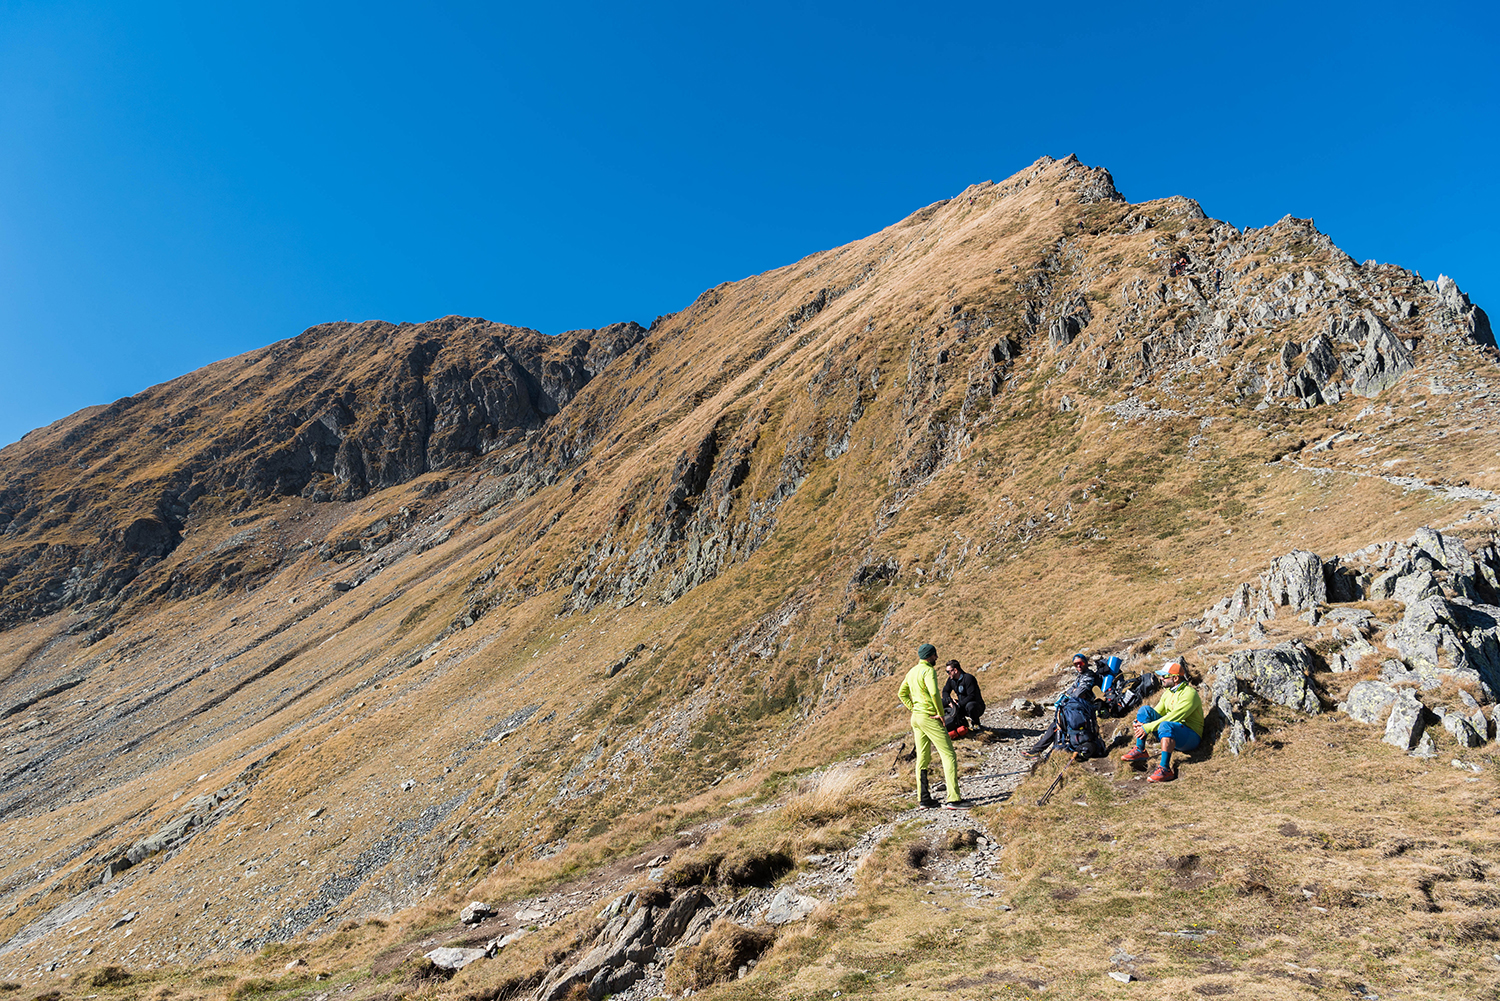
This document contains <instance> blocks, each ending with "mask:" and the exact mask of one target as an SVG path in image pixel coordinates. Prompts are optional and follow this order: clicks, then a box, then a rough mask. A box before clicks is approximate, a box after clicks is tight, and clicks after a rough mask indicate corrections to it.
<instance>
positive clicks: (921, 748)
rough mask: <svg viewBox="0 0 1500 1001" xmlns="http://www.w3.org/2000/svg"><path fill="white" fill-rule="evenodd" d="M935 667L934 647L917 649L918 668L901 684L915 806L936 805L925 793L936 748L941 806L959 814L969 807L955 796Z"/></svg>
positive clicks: (954, 759) (954, 765)
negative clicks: (943, 793)
mask: <svg viewBox="0 0 1500 1001" xmlns="http://www.w3.org/2000/svg"><path fill="white" fill-rule="evenodd" d="M936 663H937V647H935V646H933V645H932V644H931V643H923V644H922V645H921V646H920V647H918V648H917V666H916V667H914V668H912V669H911V670H910V671H907V672H906V680H905V681H903V682H901V691H900V698H901V704H902V705H904V706H906V708H907V709H909V710H911V732H912V736H913V738H914V743H915V745H916V751H917V804H918V805H919V806H921V807H922V808H923V809H928V808H931V807H934V806H937V805H938V804H937V801H936V800H935V799H933V798H932V795H931V794H930V793H929V792H928V791H927V766H928V765H929V764H930V763H931V762H932V749H933V748H934V747H936V748H937V750H938V754H940V755H942V758H943V780H944V781H945V782H946V783H947V785H948V796H947V802H945V803H944V804H943V806H944V807H945V808H947V809H949V810H960V809H963V808H964V807H966V806H968V805H969V804H968V802H967V801H966V800H964V799H963V798H962V797H961V796H960V795H959V792H958V756H957V755H955V754H954V753H953V741H952V740H950V739H948V730H947V728H946V727H944V726H943V714H942V710H941V707H942V702H941V701H940V699H939V696H938V682H937V667H935V666H934V665H935V664H936Z"/></svg>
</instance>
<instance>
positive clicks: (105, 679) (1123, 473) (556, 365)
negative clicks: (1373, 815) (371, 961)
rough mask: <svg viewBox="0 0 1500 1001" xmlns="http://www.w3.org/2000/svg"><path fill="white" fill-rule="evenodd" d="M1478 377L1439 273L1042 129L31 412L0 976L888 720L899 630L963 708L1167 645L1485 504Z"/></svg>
mask: <svg viewBox="0 0 1500 1001" xmlns="http://www.w3.org/2000/svg"><path fill="white" fill-rule="evenodd" d="M1494 364H1495V353H1494V341H1493V337H1492V335H1491V333H1490V329H1489V325H1488V320H1487V318H1486V317H1485V314H1484V313H1483V312H1482V311H1481V310H1479V309H1478V308H1476V307H1474V306H1473V305H1472V304H1470V303H1469V302H1468V301H1467V299H1466V298H1464V297H1463V295H1462V294H1461V293H1460V292H1459V291H1458V290H1457V288H1456V287H1454V286H1453V285H1452V283H1451V282H1448V281H1446V280H1439V281H1437V282H1425V281H1423V280H1422V279H1421V278H1420V277H1419V276H1417V275H1414V274H1412V273H1410V272H1407V271H1403V270H1402V269H1400V268H1397V267H1393V266H1390V265H1375V264H1373V263H1367V264H1364V265H1360V264H1356V263H1355V262H1353V261H1351V260H1350V259H1349V258H1348V257H1347V256H1346V255H1344V254H1342V252H1340V251H1338V249H1337V248H1336V247H1334V246H1333V245H1332V243H1331V242H1330V241H1329V240H1328V239H1327V237H1325V236H1323V235H1322V234H1320V233H1318V232H1317V230H1316V229H1315V228H1314V227H1313V226H1312V223H1311V221H1308V220H1296V219H1291V218H1287V219H1283V220H1281V221H1280V222H1278V223H1277V224H1275V225H1273V226H1270V227H1266V228H1264V229H1260V230H1250V231H1241V230H1238V229H1236V228H1235V227H1233V226H1231V225H1229V224H1227V223H1223V222H1219V221H1216V220H1212V219H1209V218H1206V217H1205V216H1204V214H1203V212H1202V211H1201V209H1200V208H1199V207H1198V206H1197V204H1196V203H1194V202H1192V201H1190V200H1188V199H1184V198H1172V199H1165V200H1161V201H1157V202H1148V203H1143V204H1138V205H1132V204H1130V203H1127V202H1125V201H1124V200H1123V198H1122V197H1121V196H1120V195H1119V194H1118V193H1117V192H1116V191H1115V189H1114V186H1113V183H1112V182H1111V180H1110V178H1109V175H1108V173H1107V172H1105V171H1103V170H1100V169H1096V168H1087V167H1085V166H1083V165H1081V164H1079V163H1078V162H1077V161H1076V160H1075V159H1073V158H1068V159H1065V160H1061V161H1054V160H1051V159H1049V158H1044V159H1043V160H1040V161H1038V162H1037V163H1036V164H1034V165H1033V166H1032V167H1030V168H1028V169H1027V170H1024V171H1022V172H1020V173H1019V174H1017V175H1015V176H1014V177H1012V178H1009V179H1007V180H1006V181H1004V182H1001V183H999V184H992V183H985V184H981V185H975V186H973V187H971V188H969V189H966V190H965V191H964V192H962V193H961V194H960V195H958V196H957V197H955V198H952V199H949V200H947V201H944V202H940V203H937V204H934V205H932V206H928V207H927V208H925V209H922V210H921V211H919V212H917V213H915V214H913V215H912V216H910V217H908V218H907V219H905V220H902V221H901V222H899V223H897V224H895V225H893V226H891V227H888V228H887V229H885V230H882V231H881V232H880V233H877V234H874V235H872V236H870V237H868V238H866V239H864V240H861V241H857V242H855V243H853V244H850V245H848V246H846V247H842V248H837V249H834V250H830V251H826V252H823V253H819V254H815V255H812V256H811V257H809V258H806V259H804V260H803V261H799V262H797V263H796V264H795V265H791V266H788V267H785V268H781V269H778V270H776V271H772V272H768V273H767V274H764V275H758V276H755V277H752V278H749V279H746V280H744V281H740V282H734V283H727V284H725V285H721V286H718V287H716V288H714V289H710V290H708V291H706V292H705V293H704V294H703V295H702V296H700V297H699V298H698V299H697V300H696V301H695V302H694V303H692V304H691V305H690V306H688V307H687V308H686V309H684V310H682V311H681V312H679V313H676V314H673V315H670V316H667V317H662V318H660V319H659V320H658V321H657V322H656V323H654V324H653V325H652V327H651V329H650V330H649V331H646V330H643V329H641V328H640V327H638V326H636V325H633V324H630V325H619V326H616V327H611V328H605V329H604V330H601V331H583V332H574V333H572V334H567V335H561V336H559V337H558V338H555V339H551V338H544V337H542V336H541V335H537V334H535V333H534V332H530V331H523V330H518V329H517V328H507V327H499V326H496V325H493V324H489V323H487V322H485V321H469V320H461V319H458V318H448V319H445V320H441V321H434V322H433V323H431V324H423V325H416V326H413V325H402V326H400V327H396V326H392V325H389V324H377V323H370V324H360V325H342V324H335V325H328V326H324V327H318V328H313V330H311V331H309V332H307V333H305V334H303V335H302V336H301V337H299V338H295V339H293V340H292V341H288V342H282V344H280V345H275V346H273V347H271V348H267V349H264V350H262V351H259V352H252V353H251V354H249V355H246V356H242V357H241V358H239V359H231V360H229V361H226V362H221V363H217V364H216V365H213V366H209V367H208V368H205V369H203V370H200V371H199V372H197V373H193V374H192V375H189V376H185V377H183V378H182V379H179V380H175V381H174V382H172V383H168V384H166V385H165V386H162V387H156V388H154V389H153V390H148V391H147V392H146V393H144V394H141V396H140V397H136V398H132V399H131V401H121V402H120V403H117V404H115V405H113V406H112V407H110V408H105V409H103V410H97V409H96V410H91V411H87V412H84V413H81V414H79V415H75V416H74V417H72V418H68V419H67V420H65V421H62V422H59V423H58V424H56V425H53V426H51V427H50V428H47V429H44V430H42V431H39V432H33V433H32V434H31V435H28V436H27V438H26V439H23V441H22V442H20V443H18V444H17V445H14V446H11V447H9V448H7V449H5V450H4V451H3V452H0V482H3V484H4V487H3V493H0V497H3V498H4V499H3V502H0V510H3V511H4V515H3V516H0V517H3V518H4V519H5V522H6V527H5V533H6V534H5V536H4V548H3V550H0V558H3V560H4V564H3V570H0V578H3V579H4V582H5V585H4V589H3V590H0V619H3V621H4V622H5V623H7V624H9V625H10V628H9V630H8V631H7V632H6V634H5V636H6V640H7V643H6V649H5V652H4V653H3V654H0V707H9V710H14V711H9V710H7V709H4V708H0V711H6V712H7V713H8V715H7V717H6V720H5V722H4V725H5V726H6V727H7V729H6V730H5V731H4V737H5V740H6V744H5V747H6V749H7V752H6V753H7V756H6V758H5V763H4V765H3V770H0V823H3V824H4V825H5V828H6V843H7V844H8V845H11V846H15V847H12V848H11V850H10V852H9V853H8V855H7V857H6V859H5V860H4V862H3V868H0V894H3V897H0V901H3V902H4V903H5V906H4V908H3V911H5V912H8V913H5V914H4V917H3V918H0V940H5V941H7V942H8V944H7V945H6V946H3V947H0V950H3V951H0V972H6V971H11V970H14V973H13V974H9V973H8V974H7V975H10V976H12V978H13V979H14V978H27V979H28V982H30V979H31V978H33V977H35V976H37V975H38V974H37V971H36V967H37V966H38V965H46V964H50V963H52V962H59V961H60V962H62V963H63V966H62V967H60V970H61V971H62V972H72V973H77V972H78V971H80V970H91V969H95V968H98V967H100V966H102V965H105V964H108V963H128V964H131V965H133V966H135V967H138V968H144V967H146V966H148V965H149V964H183V963H196V962H202V961H204V960H205V958H206V957H208V956H220V957H225V956H232V955H235V954H236V953H237V952H238V951H241V950H246V949H253V948H257V947H261V946H263V945H265V944H267V943H272V942H278V941H284V940H288V939H291V938H294V937H298V936H317V935H320V934H322V933H325V932H327V931H330V930H332V929H334V928H337V927H338V926H339V925H340V923H341V922H344V921H346V920H347V919H351V918H355V919H357V918H363V917H366V916H369V915H377V914H390V913H391V912H393V911H396V910H398V909H400V908H404V907H408V906H412V905H415V904H417V903H419V902H420V901H422V900H423V899H424V897H425V895H427V894H428V893H433V892H442V893H448V892H459V890H460V889H467V888H468V887H470V886H471V885H474V881H475V880H476V879H483V878H485V877H484V875H483V874H485V873H493V876H492V877H491V878H492V879H503V878H505V877H506V874H507V872H508V871H509V867H515V866H521V867H522V868H521V869H520V870H518V871H520V872H533V871H534V872H536V873H537V874H538V875H535V876H534V877H533V876H527V877H526V878H534V879H536V880H546V879H552V878H556V874H557V872H559V871H562V872H566V871H569V870H571V871H577V870H578V869H581V868H585V867H587V866H589V865H592V864H595V863H603V862H607V861H610V860H611V859H614V858H616V857H617V856H618V855H619V854H620V853H622V852H626V851H629V850H631V849H635V848H639V847H641V846H644V845H648V844H651V843H653V841H654V839H656V838H659V837H662V836H664V835H666V834H669V833H671V832H673V831H676V830H679V829H681V828H682V826H683V825H686V824H689V823H692V822H695V821H696V820H699V819H702V816H703V815H706V813H709V812H717V811H722V810H724V809H726V808H727V807H726V804H729V803H732V802H733V801H734V797H737V796H741V795H751V794H752V793H755V791H756V790H759V789H762V788H763V786H762V783H763V782H765V781H771V785H770V786H769V787H766V788H771V789H774V788H776V786H775V781H778V780H768V778H767V777H768V776H774V773H776V772H782V773H786V772H792V771H796V770H798V769H804V768H807V767H810V766H813V765H815V764H821V763H825V762H827V761H829V760H837V759H840V758H843V757H845V756H848V755H850V754H853V753H857V752H863V751H866V750H868V749H870V748H873V747H877V746H880V745H882V744H884V743H885V742H886V741H887V740H888V739H891V738H893V737H895V736H897V735H898V734H899V733H901V731H902V729H903V727H904V724H905V721H904V718H903V717H902V716H901V714H900V713H897V712H893V710H892V688H893V678H892V676H893V675H894V674H897V673H898V672H900V671H902V670H904V669H905V667H906V666H907V665H908V661H909V659H910V657H911V654H912V649H913V647H914V646H915V644H916V643H917V642H920V641H922V640H924V639H931V640H932V641H934V642H936V643H937V644H938V646H939V648H940V651H941V652H942V655H943V656H944V657H946V656H949V655H950V654H951V655H956V656H959V657H961V658H962V659H963V660H964V661H965V663H966V664H970V665H971V666H972V665H975V664H979V663H983V664H985V665H986V667H987V670H986V671H985V673H984V675H983V679H984V684H985V687H986V691H987V693H989V692H994V693H995V695H993V696H992V701H993V703H994V704H996V705H999V704H1000V703H1001V700H1000V694H1001V693H1005V694H1022V693H1028V694H1032V695H1039V694H1041V693H1042V692H1043V691H1045V690H1048V689H1050V687H1051V685H1052V680H1053V679H1052V676H1051V673H1050V667H1049V665H1051V664H1053V663H1056V662H1057V661H1058V660H1059V659H1061V658H1062V657H1063V656H1065V655H1066V654H1067V653H1070V652H1071V651H1072V650H1073V649H1074V648H1078V647H1088V648H1091V649H1116V648H1118V649H1126V648H1129V649H1130V650H1132V651H1135V652H1136V653H1135V655H1136V656H1140V657H1145V655H1146V654H1147V652H1148V651H1150V650H1155V651H1157V652H1162V651H1168V650H1172V651H1178V652H1186V653H1188V654H1189V655H1190V656H1191V655H1192V650H1193V649H1194V648H1195V646H1196V645H1199V644H1202V643H1203V642H1204V641H1203V640H1202V639H1201V638H1200V634H1198V633H1197V632H1195V630H1194V629H1192V628H1191V627H1190V620H1191V621H1197V619H1196V618H1195V617H1198V616H1201V614H1202V611H1203V609H1204V608H1205V607H1206V606H1208V605H1210V604H1212V602H1214V601H1215V600H1217V599H1218V598H1219V596H1220V595H1221V593H1222V592H1223V591H1224V590H1225V589H1226V588H1227V587H1228V586H1229V584H1230V583H1231V582H1234V581H1238V580H1240V579H1242V578H1243V577H1244V576H1245V575H1246V574H1249V573H1251V572H1253V571H1254V570H1258V569H1260V568H1261V567H1263V566H1264V565H1265V564H1266V562H1267V561H1268V560H1269V559H1270V558H1272V557H1275V556H1279V555H1281V554H1282V553H1284V552H1285V551H1287V550H1289V549H1294V548H1300V549H1310V550H1313V551H1315V552H1318V553H1321V554H1324V555H1329V556H1331V555H1333V554H1339V553H1348V552H1352V551H1354V550H1356V549H1359V548H1361V547H1363V546H1365V545H1366V544H1368V543H1369V542H1372V541H1378V540H1385V539H1393V538H1404V537H1406V536H1409V535H1411V533H1412V532H1413V531H1414V530H1415V529H1416V528H1417V527H1418V526H1420V525H1424V524H1441V525H1445V526H1447V525H1451V524H1455V523H1462V527H1463V533H1465V534H1468V535H1469V536H1470V537H1471V538H1474V539H1478V538H1479V537H1481V536H1482V535H1483V534H1484V533H1485V532H1489V531H1492V529H1493V516H1492V514H1491V513H1490V511H1489V508H1488V507H1487V505H1488V504H1489V503H1490V502H1491V501H1493V499H1494V497H1493V495H1492V494H1491V493H1490V492H1491V491H1500V478H1497V477H1496V476H1495V474H1494V472H1493V470H1494V463H1493V455H1494V454H1495V452H1496V441H1495V436H1494V432H1493V430H1492V428H1493V426H1494V425H1493V421H1492V420H1490V419H1488V418H1491V417H1492V416H1493V408H1494V406H1495V392H1494V390H1492V388H1491V386H1492V385H1493V380H1494V379H1495V369H1494ZM1465 519H1469V520H1467V521H1466V520H1465ZM1371 669H1372V670H1373V667H1372V668H1371ZM59 686H67V687H59ZM48 692H51V693H52V694H44V693H48ZM1228 781H1232V780H1228ZM684 804H687V805H684ZM184 807H189V808H190V809H185V808H184ZM229 856H233V858H232V859H231V858H229ZM123 861H128V862H130V863H131V865H130V866H129V867H128V868H127V867H125V866H124V865H123V864H121V863H122V862H123ZM304 862H305V863H306V864H305V865H304V864H303V863H304ZM532 864H535V865H536V866H539V867H541V868H536V869H534V870H532V869H527V868H526V866H528V865H532ZM547 865H551V866H553V867H560V868H554V869H546V868H545V866H547ZM106 871H110V872H111V875H110V878H108V879H107V880H102V881H101V877H102V876H103V874H104V873H105V872H106ZM532 888H533V889H534V888H535V887H532ZM122 894H123V896H121V895H122ZM106 901H109V902H110V903H108V904H106V903H105V902H106ZM127 901H128V904H129V907H130V908H131V909H134V910H138V911H139V913H140V917H138V918H136V919H135V920H134V922H133V923H132V924H131V928H130V929H129V930H130V931H132V932H133V934H132V936H131V938H130V939H129V940H128V941H127V940H126V939H125V938H124V937H123V936H122V935H121V934H120V933H119V932H118V931H112V932H111V933H110V934H108V935H103V934H100V935H93V936H91V937H90V939H89V941H91V942H92V943H93V945H92V946H91V948H93V950H94V952H93V953H91V954H90V955H89V956H88V957H79V956H76V955H74V954H73V953H72V952H69V953H68V954H67V956H65V957H64V959H62V960H57V959H54V958H52V957H54V956H57V955H62V954H63V951H64V950H66V949H68V946H67V945H66V941H65V940H67V941H70V939H68V936H69V935H70V934H71V933H70V931H69V929H72V930H76V929H77V928H79V927H82V926H83V925H84V924H90V923H91V924H92V926H93V927H94V928H98V927H99V924H98V921H96V920H95V919H94V918H88V919H87V920H85V918H86V916H87V915H88V914H89V913H90V911H91V909H94V908H99V907H106V906H108V907H116V908H119V907H120V905H121V904H122V903H124V902H127ZM189 903H190V904H191V907H189V906H188V904H189ZM49 915H50V917H49ZM413 920H420V919H413ZM80 934H81V933H80ZM132 950H134V951H132ZM126 957H130V958H128V959H127V958H126ZM46 972H47V973H49V974H50V975H51V976H52V977H55V976H56V975H57V972H58V971H46Z"/></svg>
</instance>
